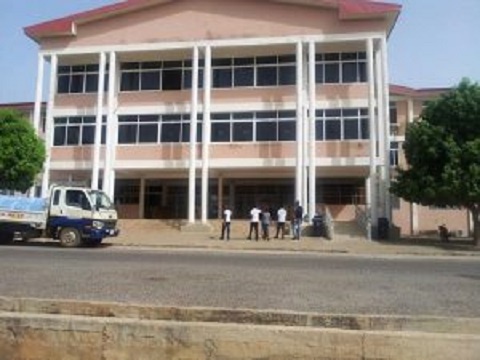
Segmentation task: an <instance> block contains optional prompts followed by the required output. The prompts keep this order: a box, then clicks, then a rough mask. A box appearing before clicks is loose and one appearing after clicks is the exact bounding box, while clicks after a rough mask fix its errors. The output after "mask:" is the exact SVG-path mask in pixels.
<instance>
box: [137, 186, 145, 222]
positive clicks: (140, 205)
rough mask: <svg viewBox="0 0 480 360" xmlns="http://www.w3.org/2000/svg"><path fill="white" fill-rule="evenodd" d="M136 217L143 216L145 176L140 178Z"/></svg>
mask: <svg viewBox="0 0 480 360" xmlns="http://www.w3.org/2000/svg"><path fill="white" fill-rule="evenodd" d="M138 218H139V219H144V218H145V178H144V177H142V178H140V194H139V202H138Z"/></svg>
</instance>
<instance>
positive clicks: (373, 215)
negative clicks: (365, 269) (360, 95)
mask: <svg viewBox="0 0 480 360" xmlns="http://www.w3.org/2000/svg"><path fill="white" fill-rule="evenodd" d="M373 65H374V64H373V40H372V39H371V38H369V39H367V67H368V116H369V132H370V174H369V181H370V185H369V186H370V196H369V197H368V200H367V201H368V203H369V207H370V219H371V223H372V227H374V228H377V222H378V212H377V191H376V183H377V182H376V177H377V176H376V143H377V138H376V126H375V79H374V76H375V73H374V66H373Z"/></svg>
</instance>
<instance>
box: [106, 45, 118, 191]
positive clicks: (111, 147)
mask: <svg viewBox="0 0 480 360" xmlns="http://www.w3.org/2000/svg"><path fill="white" fill-rule="evenodd" d="M109 57H110V58H109V73H108V94H107V97H108V100H107V134H106V135H107V136H106V144H105V166H104V169H103V191H104V192H106V193H107V194H108V195H109V196H110V197H111V198H113V193H111V189H112V188H113V186H112V184H111V182H112V172H113V160H114V153H115V148H116V135H117V134H116V132H115V122H116V117H115V108H116V98H115V94H116V86H115V85H116V53H115V52H113V51H112V52H110V55H109Z"/></svg>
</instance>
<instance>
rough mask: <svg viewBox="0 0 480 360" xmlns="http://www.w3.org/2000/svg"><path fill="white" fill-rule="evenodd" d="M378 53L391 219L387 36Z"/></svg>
mask: <svg viewBox="0 0 480 360" xmlns="http://www.w3.org/2000/svg"><path fill="white" fill-rule="evenodd" d="M380 53H381V63H382V71H381V73H382V83H383V92H382V97H383V99H382V100H383V101H382V102H383V117H384V121H385V128H384V134H385V135H384V141H385V147H384V153H385V155H384V156H385V217H386V218H387V219H388V220H389V221H390V222H391V221H392V201H391V195H390V190H389V189H390V85H389V82H388V78H389V74H388V56H387V38H386V37H385V36H384V37H382V39H381V40H380Z"/></svg>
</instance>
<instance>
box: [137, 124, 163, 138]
mask: <svg viewBox="0 0 480 360" xmlns="http://www.w3.org/2000/svg"><path fill="white" fill-rule="evenodd" d="M157 141H158V124H142V123H140V125H139V129H138V142H139V143H156V142H157Z"/></svg>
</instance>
